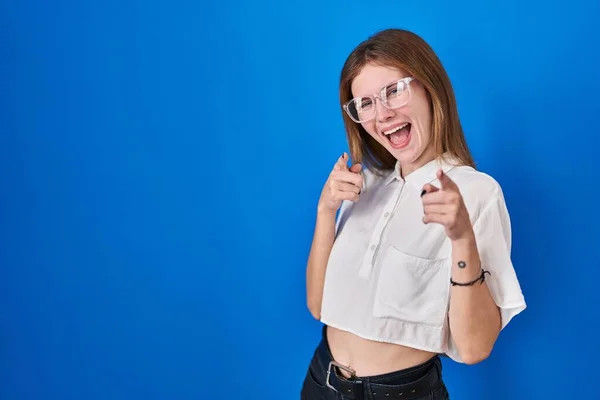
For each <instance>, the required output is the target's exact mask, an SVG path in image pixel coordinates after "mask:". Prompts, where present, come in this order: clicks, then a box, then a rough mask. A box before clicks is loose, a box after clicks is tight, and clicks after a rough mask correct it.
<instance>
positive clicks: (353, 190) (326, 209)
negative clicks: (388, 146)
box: [318, 153, 363, 214]
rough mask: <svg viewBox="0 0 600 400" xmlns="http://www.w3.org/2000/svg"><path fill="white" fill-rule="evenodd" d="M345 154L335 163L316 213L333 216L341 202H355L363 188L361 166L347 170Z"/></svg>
mask: <svg viewBox="0 0 600 400" xmlns="http://www.w3.org/2000/svg"><path fill="white" fill-rule="evenodd" d="M347 163H348V161H347V156H346V153H344V154H342V156H341V157H340V158H339V159H338V161H337V162H336V163H335V165H334V167H333V170H332V171H331V173H330V174H329V178H328V179H327V182H325V186H324V187H323V191H322V192H321V198H320V199H319V205H318V211H319V212H323V213H331V214H335V213H336V212H337V210H338V209H339V208H340V206H341V205H342V201H343V200H349V201H353V202H356V201H358V199H359V197H360V192H361V190H362V187H363V177H362V175H361V174H360V171H361V169H362V165H361V164H354V165H353V166H352V167H351V168H348V164H347Z"/></svg>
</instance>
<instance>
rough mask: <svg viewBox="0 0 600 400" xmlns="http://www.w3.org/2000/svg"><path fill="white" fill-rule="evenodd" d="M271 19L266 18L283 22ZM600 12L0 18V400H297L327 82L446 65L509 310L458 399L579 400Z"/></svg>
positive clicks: (593, 354) (324, 151) (327, 144)
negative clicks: (483, 185)
mask: <svg viewBox="0 0 600 400" xmlns="http://www.w3.org/2000/svg"><path fill="white" fill-rule="evenodd" d="M284 3H285V4H284ZM599 16H600V3H598V2H597V1H593V0H590V1H587V2H585V1H582V0H572V1H569V2H562V4H558V3H548V2H542V1H533V2H529V3H528V4H521V2H520V1H517V0H509V1H504V2H498V4H497V5H485V4H483V3H482V2H477V1H468V2H462V3H461V4H457V3H456V2H445V1H433V2H432V1H429V2H423V1H401V2H400V1H379V2H364V1H363V2H352V1H350V2H349V1H344V2H341V1H340V2H337V1H336V2H323V1H304V2H291V3H288V2H268V1H257V0H255V1H252V2H250V1H247V2H233V1H222V2H220V3H219V4H218V3H217V2H211V3H206V4H201V2H195V1H177V0H175V1H162V2H160V1H156V0H154V1H145V2H141V1H128V0H119V1H116V0H105V1H102V2H92V1H78V2H76V1H52V2H48V1H33V0H27V1H25V0H4V1H2V2H0V37H1V40H0V138H1V139H0V179H1V180H0V184H1V192H0V193H1V196H0V212H1V214H0V240H1V246H0V327H1V328H0V399H3V400H13V399H18V400H30V399H43V400H71V399H73V400H81V399H89V400H95V399H98V400H100V399H101V400H105V399H137V398H140V399H178V400H184V399H211V400H217V399H223V400H228V399H233V398H245V399H253V398H256V399H259V398H260V399H276V400H284V399H297V398H298V397H299V396H298V393H299V390H300V384H301V382H302V379H303V377H304V372H305V370H306V367H307V364H308V361H309V358H310V356H311V353H312V350H313V348H314V346H315V345H316V344H317V341H318V339H319V335H320V325H319V323H318V322H316V321H314V320H312V318H311V317H310V314H309V312H308V310H307V309H306V306H305V298H304V291H305V288H304V273H305V272H304V268H305V261H306V257H307V254H308V250H309V246H310V241H311V234H312V229H313V222H314V215H315V206H316V201H317V198H318V196H319V193H320V190H321V187H322V184H323V182H324V180H325V178H326V176H327V174H328V173H329V170H330V168H331V166H332V165H333V163H334V162H335V160H336V159H337V157H339V155H340V154H341V153H342V152H343V151H344V150H347V147H346V142H345V137H344V131H343V126H342V122H341V115H340V112H339V105H338V97H337V96H338V95H337V84H338V77H339V72H340V69H341V66H342V63H343V61H344V59H345V57H346V56H347V54H348V53H349V52H350V51H351V50H352V48H353V47H354V46H355V45H356V44H358V42H360V41H361V40H363V39H365V38H366V37H367V36H368V35H369V34H371V33H373V32H375V31H376V30H379V29H382V28H387V27H403V28H408V29H411V30H414V31H415V32H417V33H418V34H420V35H422V36H423V37H424V38H425V39H426V40H427V41H429V42H430V44H431V45H432V46H433V47H434V49H435V50H436V51H437V52H438V54H439V56H440V57H441V59H442V61H443V63H444V64H445V66H446V68H447V70H448V72H449V74H450V77H451V79H452V82H453V83H454V85H455V89H456V94H457V97H458V103H459V107H460V112H461V115H462V121H463V124H464V128H465V131H466V134H467V137H468V141H469V144H470V146H471V148H472V151H473V153H474V156H475V158H476V161H477V162H478V165H479V168H480V169H481V170H483V171H485V172H487V173H489V174H492V175H493V176H494V177H495V178H497V179H498V181H499V182H500V183H501V184H502V186H503V188H504V191H505V195H506V199H507V202H508V206H509V211H510V213H511V216H512V220H513V229H514V230H513V235H514V253H513V254H514V264H515V267H516V269H517V272H518V275H519V277H520V279H521V284H522V288H523V291H524V293H525V296H526V300H527V303H528V306H529V308H528V309H527V310H526V311H525V312H524V313H523V314H521V315H519V316H518V317H517V318H516V319H514V320H513V322H512V323H511V324H510V325H509V326H508V328H507V330H506V331H504V332H503V333H502V335H501V338H500V340H499V341H498V343H497V346H496V348H495V350H494V352H493V354H492V355H491V357H490V358H489V359H488V360H486V361H485V362H484V363H481V364H478V365H475V366H465V365H459V364H456V363H453V362H452V361H450V360H447V359H446V360H444V371H445V376H446V381H447V384H448V387H449V389H450V391H451V393H452V398H453V399H460V400H470V399H473V400H481V399H486V400H496V399H498V400H506V399H545V398H584V397H585V398H600V394H598V389H597V384H596V379H597V378H596V375H597V372H596V371H597V363H598V361H597V357H598V355H599V354H600V348H599V347H600V346H599V345H598V339H597V337H598V334H597V329H598V322H600V321H599V320H600V317H599V314H598V311H597V307H598V304H599V301H600V298H599V292H600V291H599V290H598V284H599V281H600V272H599V271H598V257H597V255H596V254H595V251H597V250H598V238H599V237H600V228H599V226H600V216H599V214H598V210H597V207H598V197H599V194H600V193H599V190H598V178H599V173H600V169H599V168H598V166H597V163H598V156H597V153H598V145H599V144H600V140H599V139H598V132H599V131H598V122H597V118H598V115H600V102H599V101H598V96H597V94H598V92H599V91H600V77H599V76H598V65H599V61H600V59H599V56H598V54H599V53H598V51H597V49H598V48H600V34H599V33H598V31H597V28H596V27H595V26H594V24H595V23H596V22H597V21H598V17H599Z"/></svg>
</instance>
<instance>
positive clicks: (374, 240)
mask: <svg viewBox="0 0 600 400" xmlns="http://www.w3.org/2000/svg"><path fill="white" fill-rule="evenodd" d="M403 188H404V183H403V182H400V183H399V185H398V188H396V190H395V192H394V194H393V195H392V196H391V198H390V200H389V201H388V203H387V204H386V205H385V206H384V208H383V209H384V213H383V214H382V215H381V217H380V218H379V221H377V225H375V229H374V230H373V235H372V236H371V240H370V242H369V246H368V247H367V252H366V254H365V257H364V258H363V262H362V264H361V267H360V269H359V271H358V275H359V276H360V277H362V278H368V277H369V275H370V274H371V271H372V270H373V265H374V264H375V259H376V257H377V253H378V250H379V244H380V243H381V236H382V235H383V231H384V230H385V228H386V226H387V224H388V223H389V222H390V216H391V215H392V211H393V210H394V209H395V207H396V205H397V204H398V201H399V200H400V195H401V194H402V189H403Z"/></svg>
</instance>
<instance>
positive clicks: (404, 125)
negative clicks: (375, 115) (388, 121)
mask: <svg viewBox="0 0 600 400" xmlns="http://www.w3.org/2000/svg"><path fill="white" fill-rule="evenodd" d="M407 125H408V122H406V123H404V124H402V125H400V126H398V127H396V128H394V129H390V130H389V131H383V134H384V135H391V134H392V133H394V132H398V131H399V130H400V129H404V128H406V126H407Z"/></svg>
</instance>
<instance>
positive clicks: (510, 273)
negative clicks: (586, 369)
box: [448, 191, 526, 361]
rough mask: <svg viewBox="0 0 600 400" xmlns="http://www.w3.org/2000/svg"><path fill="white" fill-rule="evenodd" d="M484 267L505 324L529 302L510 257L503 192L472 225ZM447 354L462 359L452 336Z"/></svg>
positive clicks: (507, 220)
mask: <svg viewBox="0 0 600 400" xmlns="http://www.w3.org/2000/svg"><path fill="white" fill-rule="evenodd" d="M473 230H474V232H475V240H476V242H477V249H478V252H479V257H480V260H481V268H483V269H485V270H486V271H489V272H490V274H489V275H487V274H486V278H485V283H486V284H487V286H488V289H489V291H490V293H491V295H492V298H493V299H494V301H495V303H496V305H497V306H498V307H499V308H500V315H501V318H502V327H501V329H504V328H505V327H506V325H507V324H508V323H509V322H510V320H511V319H512V318H513V317H514V316H516V315H517V314H519V313H520V312H522V311H523V310H525V308H526V303H525V298H524V296H523V293H522V291H521V286H520V284H519V280H518V278H517V274H516V272H515V268H514V266H513V263H512V260H511V241H512V233H511V223H510V216H509V214H508V210H507V207H506V203H505V200H504V197H503V195H502V192H501V191H500V192H498V193H497V194H495V195H494V197H493V198H492V199H491V200H490V201H489V202H488V203H487V205H486V206H484V208H483V210H482V211H481V212H480V213H479V216H478V217H477V219H476V220H475V222H474V224H473ZM448 356H450V357H451V358H453V359H455V360H457V361H460V357H459V356H458V351H457V349H456V347H455V345H454V343H453V341H452V338H451V337H450V339H449V351H448Z"/></svg>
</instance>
